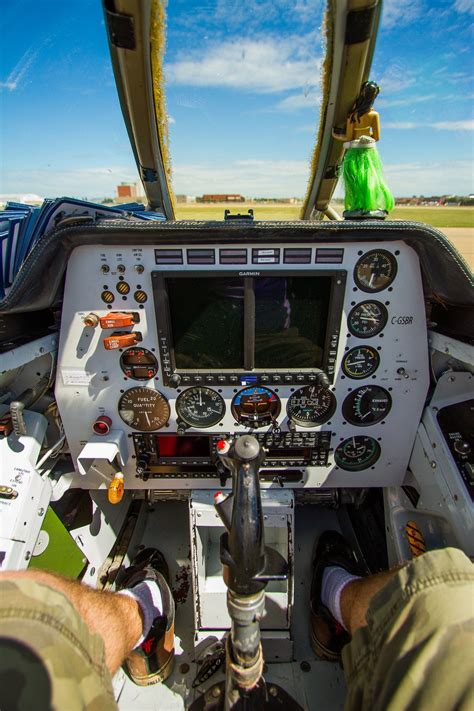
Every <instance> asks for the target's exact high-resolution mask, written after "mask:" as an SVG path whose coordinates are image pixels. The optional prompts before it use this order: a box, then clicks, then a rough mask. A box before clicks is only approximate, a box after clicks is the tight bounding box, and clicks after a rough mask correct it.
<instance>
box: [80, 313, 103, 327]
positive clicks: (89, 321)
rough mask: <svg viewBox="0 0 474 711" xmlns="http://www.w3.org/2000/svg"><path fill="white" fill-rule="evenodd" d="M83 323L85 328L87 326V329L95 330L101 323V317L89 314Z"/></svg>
mask: <svg viewBox="0 0 474 711" xmlns="http://www.w3.org/2000/svg"><path fill="white" fill-rule="evenodd" d="M82 322H83V324H84V326H87V328H95V327H96V326H97V325H98V323H99V317H98V316H97V314H92V313H91V314H87V316H85V317H84V319H83V321H82Z"/></svg>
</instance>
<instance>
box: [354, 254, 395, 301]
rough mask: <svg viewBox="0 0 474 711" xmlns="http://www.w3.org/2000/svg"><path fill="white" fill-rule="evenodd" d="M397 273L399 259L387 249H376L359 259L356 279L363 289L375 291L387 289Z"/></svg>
mask: <svg viewBox="0 0 474 711" xmlns="http://www.w3.org/2000/svg"><path fill="white" fill-rule="evenodd" d="M396 275H397V260H396V259H395V257H394V256H393V254H391V252H387V251H386V250H385V249H374V250H372V251H371V252H367V253H366V254H364V256H363V257H361V258H360V259H359V261H358V262H357V264H356V265H355V269H354V281H355V283H356V284H357V286H358V287H359V289H362V291H369V292H371V293H375V292H377V291H382V289H386V288H387V287H388V286H390V284H391V283H392V281H393V280H394V279H395V277H396Z"/></svg>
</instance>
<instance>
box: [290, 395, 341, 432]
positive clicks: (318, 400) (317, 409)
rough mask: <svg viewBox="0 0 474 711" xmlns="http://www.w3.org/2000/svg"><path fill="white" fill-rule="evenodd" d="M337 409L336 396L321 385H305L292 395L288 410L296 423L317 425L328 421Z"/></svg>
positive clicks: (304, 425) (305, 425)
mask: <svg viewBox="0 0 474 711" xmlns="http://www.w3.org/2000/svg"><path fill="white" fill-rule="evenodd" d="M335 409H336V398H335V397H334V395H333V394H332V392H331V391H330V390H328V389H327V388H323V387H321V385H305V387H303V388H300V389H299V390H297V391H296V392H294V393H293V394H292V395H290V397H289V399H288V402H287V405H286V411H287V413H288V417H289V418H290V420H291V421H292V422H294V424H295V425H299V426H300V427H315V426H316V425H322V424H323V423H324V422H327V421H328V420H329V418H330V417H331V415H332V414H333V413H334V410H335Z"/></svg>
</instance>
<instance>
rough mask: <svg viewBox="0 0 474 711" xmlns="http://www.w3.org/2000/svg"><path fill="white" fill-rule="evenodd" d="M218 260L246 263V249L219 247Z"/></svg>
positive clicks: (223, 262) (230, 262) (226, 262)
mask: <svg viewBox="0 0 474 711" xmlns="http://www.w3.org/2000/svg"><path fill="white" fill-rule="evenodd" d="M219 262H220V263H221V264H247V250H246V249H220V250H219Z"/></svg>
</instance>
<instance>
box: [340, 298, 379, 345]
mask: <svg viewBox="0 0 474 711" xmlns="http://www.w3.org/2000/svg"><path fill="white" fill-rule="evenodd" d="M387 321H388V311H387V309H386V307H385V306H384V304H382V303H381V302H380V301H362V302H361V303H360V304H357V306H354V308H353V309H352V310H351V311H350V313H349V316H348V318H347V325H348V327H349V331H350V332H351V333H352V335H353V336H357V338H373V337H374V336H377V335H378V334H379V333H380V332H381V331H383V329H384V328H385V326H386V325H387Z"/></svg>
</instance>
